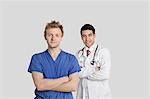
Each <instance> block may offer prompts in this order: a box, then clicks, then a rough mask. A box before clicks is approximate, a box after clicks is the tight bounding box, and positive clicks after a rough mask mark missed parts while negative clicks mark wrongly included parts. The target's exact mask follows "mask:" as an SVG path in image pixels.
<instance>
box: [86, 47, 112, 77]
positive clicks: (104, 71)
mask: <svg viewBox="0 0 150 99" xmlns="http://www.w3.org/2000/svg"><path fill="white" fill-rule="evenodd" d="M101 54H102V60H101V67H100V70H96V71H95V72H94V73H93V74H91V75H89V76H88V79H89V80H106V79H109V75H110V68H111V59H110V53H109V51H108V50H107V49H105V50H103V52H102V53H101Z"/></svg>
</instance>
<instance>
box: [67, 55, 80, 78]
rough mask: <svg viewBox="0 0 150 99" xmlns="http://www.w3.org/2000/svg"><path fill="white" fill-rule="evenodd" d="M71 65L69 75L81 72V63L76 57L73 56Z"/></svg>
mask: <svg viewBox="0 0 150 99" xmlns="http://www.w3.org/2000/svg"><path fill="white" fill-rule="evenodd" d="M70 62H71V65H70V69H69V75H70V74H73V73H75V72H79V71H80V66H79V63H78V61H77V59H76V57H75V56H71V61H70Z"/></svg>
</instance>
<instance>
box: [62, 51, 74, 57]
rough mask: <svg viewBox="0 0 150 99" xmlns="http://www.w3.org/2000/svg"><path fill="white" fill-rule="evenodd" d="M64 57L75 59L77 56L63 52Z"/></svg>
mask: <svg viewBox="0 0 150 99" xmlns="http://www.w3.org/2000/svg"><path fill="white" fill-rule="evenodd" d="M62 53H63V55H65V56H67V57H69V58H75V55H73V54H71V53H69V52H66V51H62Z"/></svg>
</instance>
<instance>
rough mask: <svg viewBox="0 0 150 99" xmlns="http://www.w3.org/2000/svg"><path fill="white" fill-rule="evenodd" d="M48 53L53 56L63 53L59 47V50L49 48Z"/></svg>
mask: <svg viewBox="0 0 150 99" xmlns="http://www.w3.org/2000/svg"><path fill="white" fill-rule="evenodd" d="M48 51H49V53H50V54H51V55H57V54H58V53H59V52H60V51H61V49H60V48H59V47H57V48H50V47H49V48H48Z"/></svg>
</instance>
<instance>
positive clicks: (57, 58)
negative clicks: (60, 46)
mask: <svg viewBox="0 0 150 99" xmlns="http://www.w3.org/2000/svg"><path fill="white" fill-rule="evenodd" d="M47 53H48V54H49V56H50V58H51V60H52V61H53V62H57V61H58V60H59V57H60V56H61V54H62V50H60V52H59V54H58V55H57V57H56V59H55V60H54V59H53V57H52V56H51V54H50V53H49V51H48V49H47Z"/></svg>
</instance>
